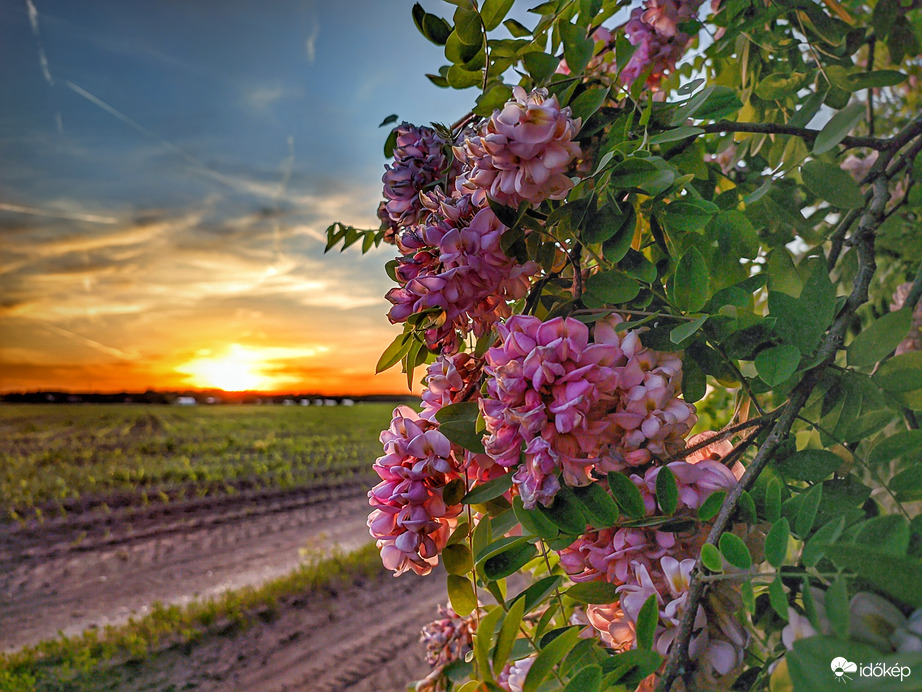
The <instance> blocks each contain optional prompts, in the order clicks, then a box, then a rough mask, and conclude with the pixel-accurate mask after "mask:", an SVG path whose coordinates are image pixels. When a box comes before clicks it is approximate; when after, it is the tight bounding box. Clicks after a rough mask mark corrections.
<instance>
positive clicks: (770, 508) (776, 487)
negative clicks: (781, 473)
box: [765, 478, 781, 522]
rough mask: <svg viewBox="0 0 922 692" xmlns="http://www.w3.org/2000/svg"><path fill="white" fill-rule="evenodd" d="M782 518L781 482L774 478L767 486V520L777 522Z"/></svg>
mask: <svg viewBox="0 0 922 692" xmlns="http://www.w3.org/2000/svg"><path fill="white" fill-rule="evenodd" d="M780 517H781V481H779V480H778V479H777V478H772V479H771V480H769V481H768V485H766V486H765V518H766V519H768V520H769V521H771V522H776V521H778V519H779V518H780Z"/></svg>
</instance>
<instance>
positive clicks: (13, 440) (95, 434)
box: [0, 404, 393, 519]
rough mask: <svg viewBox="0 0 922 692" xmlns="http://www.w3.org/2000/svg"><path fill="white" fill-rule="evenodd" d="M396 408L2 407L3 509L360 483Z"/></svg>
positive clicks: (85, 506)
mask: <svg viewBox="0 0 922 692" xmlns="http://www.w3.org/2000/svg"><path fill="white" fill-rule="evenodd" d="M392 408H393V406H392V405H390V404H360V405H358V406H351V407H300V406H210V407H205V406H201V407H180V406H142V405H126V406H112V405H60V406H42V405H9V404H5V405H0V440H2V442H0V508H3V512H4V515H5V516H4V518H6V519H16V518H26V517H29V518H31V517H35V518H42V517H44V516H48V515H55V514H58V515H60V514H62V513H66V512H68V511H69V512H75V511H76V512H85V511H88V510H94V509H106V508H109V509H115V508H117V507H123V506H132V505H135V506H136V505H145V504H149V503H151V502H158V501H165V500H176V499H183V498H192V497H202V496H206V495H212V496H213V495H220V494H227V493H234V492H239V491H243V490H254V489H274V488H295V487H302V488H303V487H309V486H312V485H316V484H318V483H335V482H341V481H345V480H350V479H356V478H359V477H361V478H362V480H365V479H368V478H371V477H372V475H371V474H370V463H371V462H372V461H373V460H374V459H375V457H377V456H379V455H380V453H381V452H380V445H379V443H378V441H377V436H378V432H379V431H380V430H381V429H383V428H384V427H386V426H387V424H388V422H389V420H390V411H391V409H392Z"/></svg>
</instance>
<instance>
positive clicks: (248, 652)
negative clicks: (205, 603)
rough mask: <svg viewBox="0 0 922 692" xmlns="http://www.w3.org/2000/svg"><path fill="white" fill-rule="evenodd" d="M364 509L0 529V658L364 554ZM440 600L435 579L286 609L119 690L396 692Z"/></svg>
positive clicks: (355, 491) (318, 506)
mask: <svg viewBox="0 0 922 692" xmlns="http://www.w3.org/2000/svg"><path fill="white" fill-rule="evenodd" d="M366 503H367V500H366V498H365V487H364V485H359V484H349V485H344V486H339V487H331V488H322V489H315V490H311V491H303V490H302V491H286V492H275V493H264V492H262V493H250V494H246V493H244V494H241V495H237V496H233V497H230V498H224V499H221V500H199V501H188V502H183V503H175V504H173V505H168V506H159V507H158V506H152V507H150V508H145V509H143V510H141V511H132V512H130V513H128V512H126V513H123V514H118V513H115V514H111V515H107V516H96V517H89V518H83V519H81V518H79V517H78V518H73V517H72V518H69V519H67V520H63V521H60V520H55V521H52V522H48V523H46V524H45V525H44V526H41V527H35V526H33V527H25V528H23V527H18V526H17V527H12V528H6V529H0V531H2V533H0V620H2V621H3V624H4V626H3V627H2V629H0V650H11V649H15V648H18V647H21V646H23V645H27V644H31V643H35V642H37V641H40V640H42V639H48V638H51V637H54V636H55V635H56V634H57V632H58V631H62V632H64V633H65V634H74V633H77V632H80V631H82V630H84V629H86V628H88V627H92V626H103V625H105V624H112V623H117V622H123V621H125V620H127V619H128V617H130V616H131V615H132V614H143V613H145V612H146V611H147V610H148V608H149V607H150V605H151V604H152V603H153V602H155V601H160V602H162V603H167V604H172V603H185V602H188V601H190V600H193V599H196V598H207V597H209V596H211V595H214V594H217V593H220V592H221V591H224V590H226V589H231V588H238V587H240V586H244V585H249V584H258V583H261V582H263V581H266V580H268V579H272V578H274V577H279V576H282V575H284V574H287V573H288V572H290V571H291V570H292V569H293V568H295V567H296V566H297V564H298V563H299V561H301V560H302V559H303V552H304V551H305V550H309V551H321V552H328V551H329V550H330V549H332V548H335V547H339V548H341V549H343V550H345V551H349V550H352V549H354V548H356V547H358V546H360V545H362V544H364V543H367V542H368V540H369V537H368V532H367V528H366V526H365V518H366V516H367V512H368V506H367V504H366ZM444 598H445V596H444V580H443V579H440V578H439V577H438V576H435V575H433V576H431V577H430V578H428V579H418V578H415V577H414V576H413V575H408V576H405V577H403V578H401V579H399V580H393V579H392V578H391V577H389V576H386V577H382V578H380V579H372V580H370V581H369V582H366V583H364V584H361V585H356V586H354V587H349V588H347V589H343V590H342V591H340V592H338V593H334V594H325V595H324V594H321V595H318V596H317V597H316V598H313V599H308V601H307V602H305V601H304V599H301V601H298V600H297V599H295V600H294V601H292V602H289V603H287V604H283V605H284V606H285V607H283V609H282V612H281V613H280V615H279V617H278V618H277V619H275V620H274V621H272V622H270V623H266V624H260V625H258V626H256V627H253V628H251V629H249V630H246V631H244V632H242V633H236V634H235V635H234V636H224V637H215V638H211V639H206V640H205V641H204V642H202V643H201V644H199V645H197V646H196V647H195V648H194V650H193V651H192V655H191V656H190V655H189V654H188V652H187V653H182V652H178V651H168V652H166V653H165V654H163V655H161V656H159V657H157V658H156V659H154V660H152V661H151V662H149V664H145V665H144V666H143V667H142V668H143V670H138V671H137V674H138V676H137V677H135V676H132V682H130V683H129V684H128V686H126V687H124V689H166V688H169V687H170V686H172V685H175V686H176V687H179V688H182V687H184V686H185V685H187V684H190V683H191V684H193V685H194V686H196V687H197V688H199V689H239V690H257V691H258V690H300V689H310V690H341V689H342V690H345V689H355V690H389V689H403V687H404V685H405V683H406V681H407V680H408V679H412V678H417V677H420V676H421V675H422V674H424V673H425V664H424V663H423V662H422V648H421V646H420V645H419V644H418V643H417V639H418V636H419V634H418V633H419V627H420V626H422V624H424V623H425V622H427V621H429V620H431V619H432V618H433V617H434V615H435V606H436V604H437V603H438V602H439V601H440V600H441V601H444ZM177 657H179V658H181V659H182V660H178V658H177ZM126 682H127V681H126Z"/></svg>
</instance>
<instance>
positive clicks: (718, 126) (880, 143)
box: [698, 122, 890, 151]
mask: <svg viewBox="0 0 922 692" xmlns="http://www.w3.org/2000/svg"><path fill="white" fill-rule="evenodd" d="M698 127H700V128H701V129H702V130H704V131H705V132H707V133H712V132H748V133H751V134H766V135H794V136H795V137H800V138H801V139H805V140H807V141H810V142H812V141H813V140H814V139H816V138H817V135H819V133H820V130H814V129H812V128H809V127H791V126H790V125H780V124H777V123H731V122H719V123H712V124H710V125H699V126H698ZM841 143H842V144H843V145H845V147H846V148H848V149H851V148H854V147H864V148H866V149H874V150H876V151H885V150H886V149H887V148H888V147H889V146H890V140H887V139H880V138H878V137H846V138H845V139H843V140H842V142H841Z"/></svg>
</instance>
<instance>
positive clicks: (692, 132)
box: [647, 125, 704, 146]
mask: <svg viewBox="0 0 922 692" xmlns="http://www.w3.org/2000/svg"><path fill="white" fill-rule="evenodd" d="M700 134H704V130H702V129H701V128H700V127H690V126H688V125H683V126H682V127H675V128H673V129H671V130H666V131H665V132H660V133H659V134H655V135H653V136H652V137H650V139H649V140H648V142H647V143H648V144H650V145H651V146H653V145H654V144H667V143H669V142H681V141H682V140H685V139H689V138H691V137H697V136H698V135H700Z"/></svg>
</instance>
